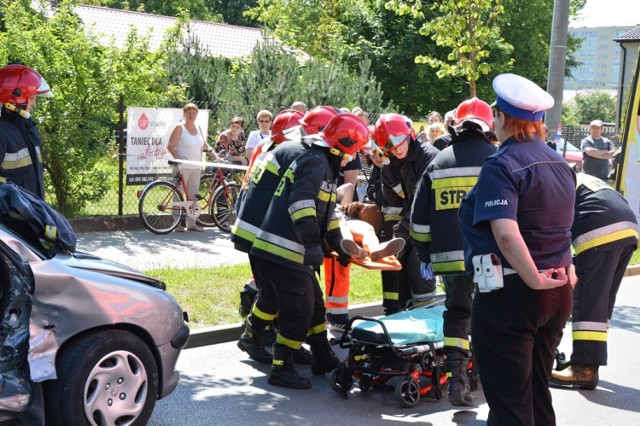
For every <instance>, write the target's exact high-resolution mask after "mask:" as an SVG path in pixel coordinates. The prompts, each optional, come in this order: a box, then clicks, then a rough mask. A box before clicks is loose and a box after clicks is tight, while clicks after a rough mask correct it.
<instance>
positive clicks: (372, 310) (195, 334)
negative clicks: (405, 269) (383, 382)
mask: <svg viewBox="0 0 640 426" xmlns="http://www.w3.org/2000/svg"><path fill="white" fill-rule="evenodd" d="M381 315H384V310H383V309H382V302H381V301H380V302H373V303H365V304H362V305H356V306H354V307H353V308H351V309H349V317H351V318H353V317H355V316H363V317H378V316H381ZM243 327H244V324H243V323H241V322H239V323H235V324H225V325H217V326H215V327H206V328H199V329H197V330H195V331H192V332H191V335H190V336H189V341H188V342H187V346H185V349H192V348H199V347H202V346H209V345H217V344H218V343H226V342H234V341H236V340H238V339H239V338H240V334H242V328H243Z"/></svg>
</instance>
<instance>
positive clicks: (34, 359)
mask: <svg viewBox="0 0 640 426" xmlns="http://www.w3.org/2000/svg"><path fill="white" fill-rule="evenodd" d="M2 222H5V221H4V220H2V221H0V284H1V286H0V291H1V294H0V306H1V308H2V311H1V312H2V319H1V323H0V423H1V422H3V421H4V420H8V419H16V420H17V421H18V422H21V423H22V424H45V421H46V423H47V424H51V425H138V424H140V425H143V424H145V423H146V422H147V421H148V419H149V417H150V416H151V412H152V411H153V408H154V406H155V402H156V400H157V399H161V398H164V397H165V396H167V395H169V394H170V393H171V392H172V391H173V390H174V389H175V388H176V386H177V384H178V380H179V373H178V372H177V371H176V363H177V360H178V356H179V355H180V351H181V350H182V348H184V346H185V345H186V343H187V340H188V338H189V328H188V327H187V325H186V323H185V322H186V320H187V315H186V313H185V312H183V311H182V309H181V308H180V306H179V305H178V303H177V302H176V300H175V299H174V298H173V297H172V296H171V295H170V294H169V293H168V292H166V291H165V285H164V283H163V282H161V281H159V280H156V279H154V278H152V277H149V276H146V275H144V274H142V273H140V272H138V271H135V270H133V269H131V268H129V267H127V266H124V265H121V264H118V263H115V262H111V261H108V260H104V259H101V258H98V257H95V256H92V255H90V254H86V253H80V252H64V251H60V250H49V249H43V247H42V246H41V244H40V243H39V241H37V240H34V239H31V240H30V239H29V234H28V233H27V236H26V237H25V233H23V232H20V230H19V229H18V230H17V231H16V228H15V226H11V227H9V226H8V225H7V224H6V222H5V223H2Z"/></svg>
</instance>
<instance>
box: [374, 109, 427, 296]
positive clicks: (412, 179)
mask: <svg viewBox="0 0 640 426" xmlns="http://www.w3.org/2000/svg"><path fill="white" fill-rule="evenodd" d="M372 137H373V140H374V141H375V143H376V144H377V145H378V147H379V148H380V149H381V150H382V151H383V153H384V154H385V155H387V156H388V157H389V164H388V165H386V166H384V167H383V168H382V169H381V178H382V186H383V194H385V195H383V208H382V213H383V216H384V223H385V225H384V226H385V227H388V226H390V225H391V224H394V223H395V225H393V236H394V237H399V238H402V239H403V240H404V241H405V246H404V249H403V251H402V252H400V253H399V254H398V260H399V261H400V263H401V264H402V270H400V271H397V272H388V273H387V275H391V276H392V277H395V278H396V279H397V289H398V290H397V291H398V305H399V307H400V308H403V307H404V306H405V305H406V304H407V302H408V301H410V300H412V301H414V302H419V301H424V300H427V299H429V298H430V297H431V296H433V294H434V293H435V288H436V284H435V280H434V279H430V280H424V279H423V278H422V276H421V275H420V260H419V259H418V255H417V252H416V250H415V247H414V245H413V244H412V243H411V237H410V235H409V226H410V218H411V205H412V204H413V196H414V192H415V190H416V186H417V185H418V182H419V181H420V178H421V177H422V174H423V173H424V171H425V170H426V168H427V166H428V165H429V163H430V162H431V160H433V158H435V156H436V155H437V154H438V152H439V151H438V150H437V149H436V148H434V147H433V146H431V145H424V146H422V145H421V144H420V142H419V141H418V140H417V139H416V133H415V131H414V130H413V127H412V123H411V120H409V119H408V118H407V117H405V116H403V115H400V114H382V115H381V116H380V118H378V121H377V122H376V125H375V128H374V131H373V135H372ZM387 279H388V278H387ZM389 281H391V280H389ZM383 284H384V278H383ZM387 285H389V286H390V285H391V283H390V282H388V284H387ZM389 290H390V289H389ZM383 291H385V289H383Z"/></svg>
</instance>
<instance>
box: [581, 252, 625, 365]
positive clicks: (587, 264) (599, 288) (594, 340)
mask: <svg viewBox="0 0 640 426" xmlns="http://www.w3.org/2000/svg"><path fill="white" fill-rule="evenodd" d="M612 246H613V247H612ZM618 246H619V244H618ZM635 249H636V245H635V244H631V245H627V246H623V247H616V245H615V244H605V245H601V246H597V247H594V248H592V249H590V250H586V251H584V252H582V253H580V254H579V255H578V256H577V257H576V259H575V265H576V275H578V285H577V286H576V288H575V290H574V292H573V314H572V327H573V353H572V354H571V363H572V364H574V365H593V366H598V365H607V328H608V322H609V320H610V319H611V315H612V314H613V307H614V305H615V303H616V295H617V294H618V290H619V289H620V283H621V282H622V278H623V277H624V273H625V271H626V269H627V266H628V265H629V261H630V260H631V256H632V255H633V252H634V251H635Z"/></svg>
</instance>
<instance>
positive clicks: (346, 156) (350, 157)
mask: <svg viewBox="0 0 640 426" xmlns="http://www.w3.org/2000/svg"><path fill="white" fill-rule="evenodd" d="M329 152H330V153H332V154H333V155H337V156H338V157H340V158H341V159H343V160H344V159H347V160H349V161H352V160H353V155H350V154H345V153H344V152H342V151H340V150H339V149H337V148H331V149H329Z"/></svg>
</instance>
